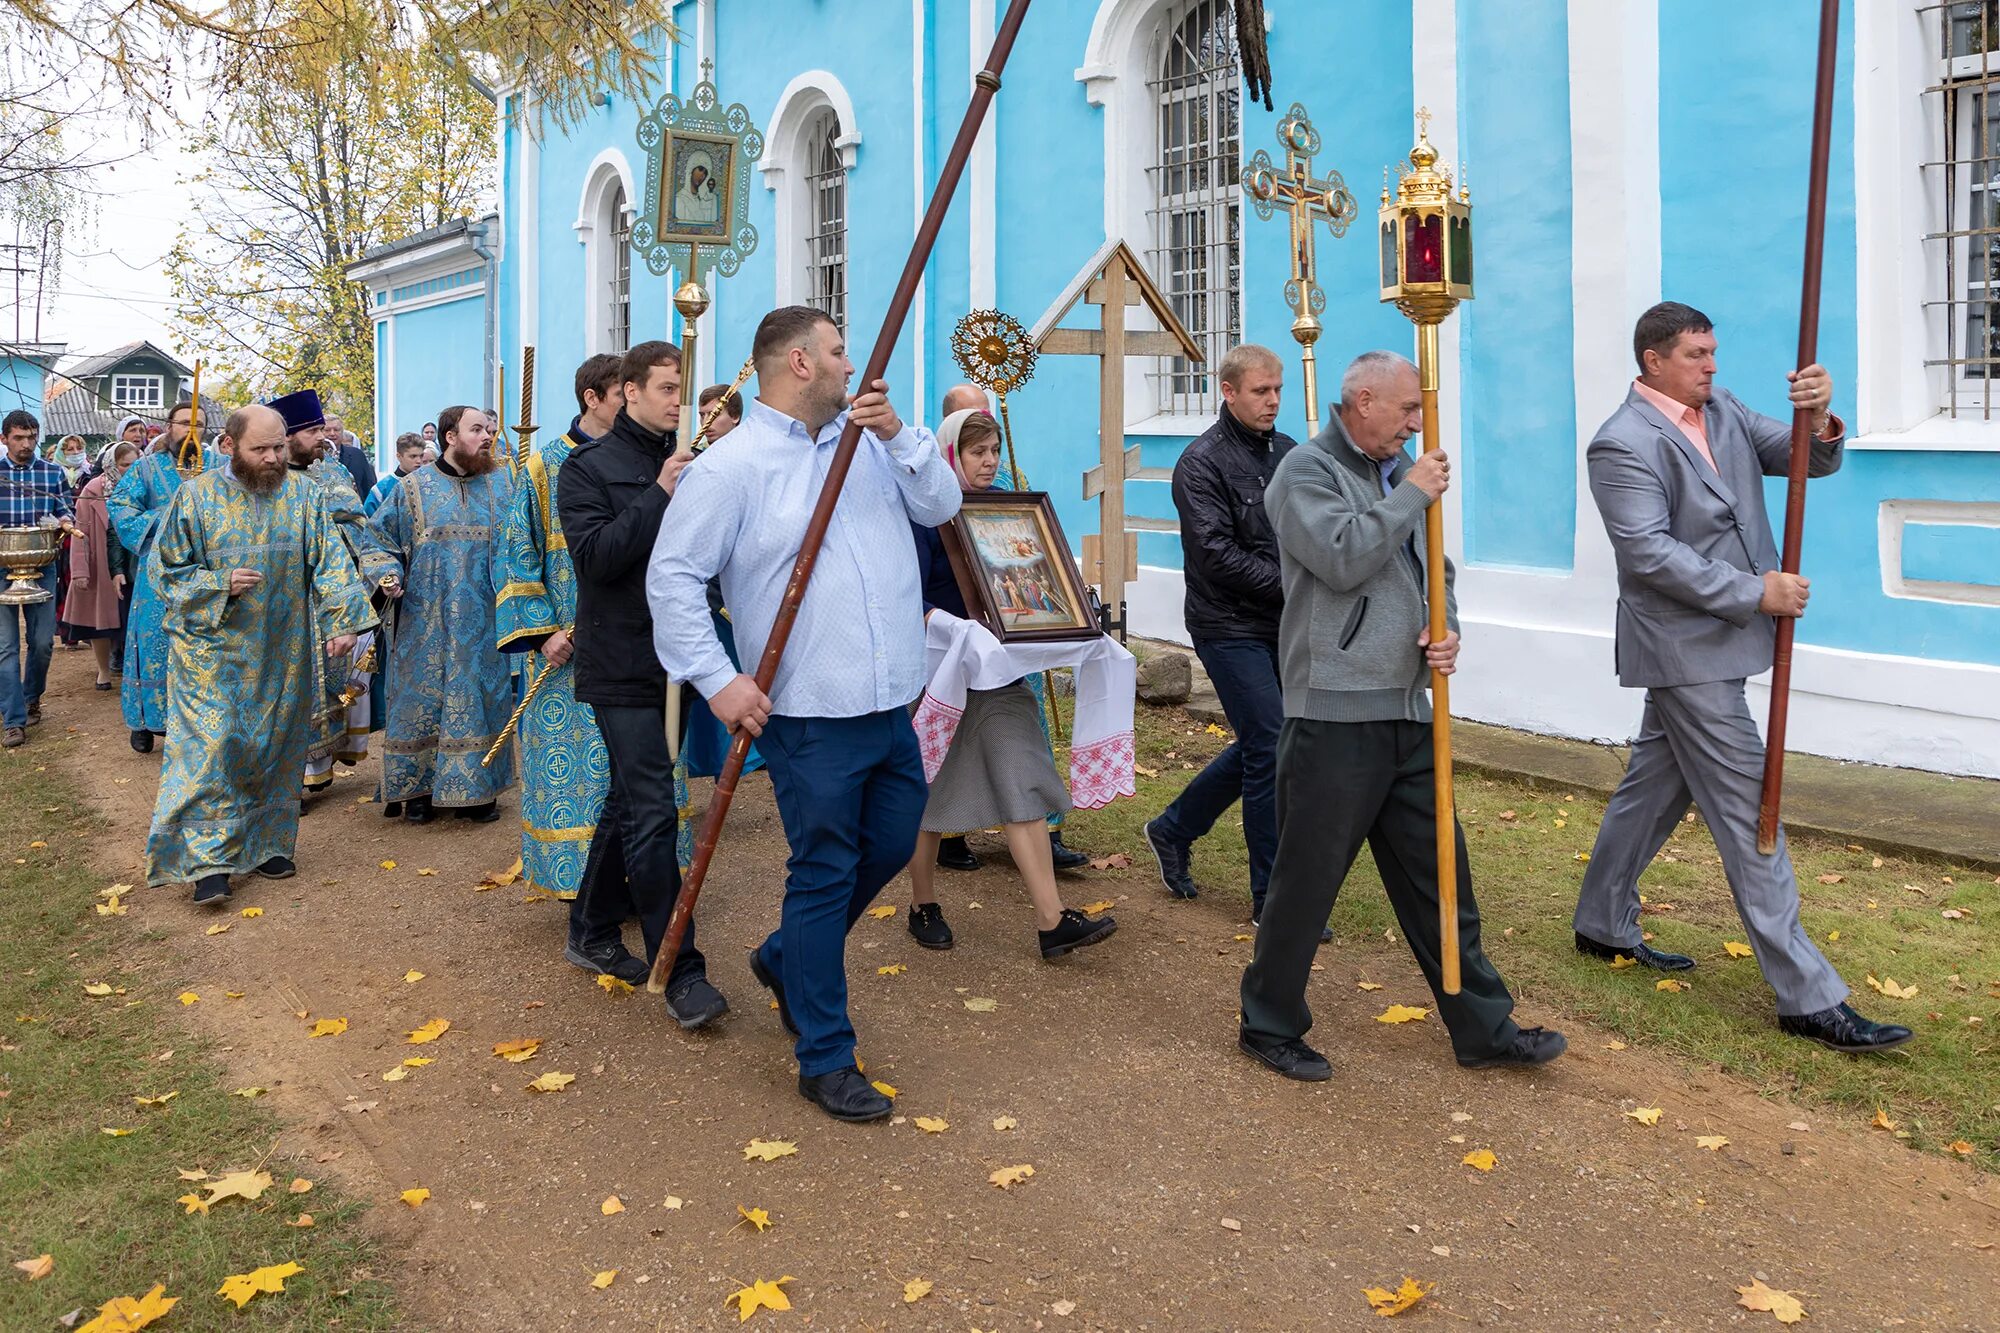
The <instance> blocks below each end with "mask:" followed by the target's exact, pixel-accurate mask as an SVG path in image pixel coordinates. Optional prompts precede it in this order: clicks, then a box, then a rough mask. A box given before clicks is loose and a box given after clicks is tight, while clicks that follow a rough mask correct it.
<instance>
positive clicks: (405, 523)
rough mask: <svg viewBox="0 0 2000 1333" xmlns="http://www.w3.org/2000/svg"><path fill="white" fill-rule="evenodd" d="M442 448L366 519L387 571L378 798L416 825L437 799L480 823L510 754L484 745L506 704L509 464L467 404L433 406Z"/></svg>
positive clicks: (506, 777) (493, 810)
mask: <svg viewBox="0 0 2000 1333" xmlns="http://www.w3.org/2000/svg"><path fill="white" fill-rule="evenodd" d="M438 433H439V435H440V436H441V437H442V439H443V440H444V451H443V452H442V453H440V454H439V455H438V458H437V461H436V462H435V463H426V464H425V465H424V466H423V467H420V468H418V469H417V470H416V471H415V472H412V473H411V474H410V475H409V476H407V477H405V478H403V480H402V481H401V482H400V483H399V484H398V485H397V487H396V489H394V490H393V491H390V492H389V498H388V499H386V500H384V501H383V502H382V507H381V508H379V509H377V510H376V511H375V514H374V517H372V518H370V519H369V520H368V524H369V527H370V529H371V530H372V532H373V535H374V537H375V540H376V543H377V544H378V545H379V546H380V547H381V548H382V551H383V553H384V555H386V556H387V557H388V559H389V560H390V561H391V566H390V568H391V570H392V572H391V573H390V574H389V575H388V576H387V580H386V582H380V583H378V584H377V586H378V587H379V588H380V589H381V590H382V591H383V592H384V593H386V594H387V595H388V596H389V597H391V598H393V599H396V602H397V605H396V607H395V609H394V611H393V612H392V614H393V615H395V617H396V622H395V630H394V633H393V634H392V635H391V639H392V641H393V643H394V648H393V650H392V651H391V652H390V654H389V685H388V702H389V724H388V726H387V727H386V728H385V729H384V735H383V743H382V799H383V800H384V801H385V802H401V803H402V806H403V818H404V819H406V820H408V821H409V822H410V823H413V824H427V823H429V822H430V821H431V820H432V819H433V818H435V817H436V811H437V810H440V809H448V810H451V811H452V812H453V813H454V814H455V815H456V817H457V818H460V819H471V820H476V821H478V822H479V823H482V824H487V823H491V822H493V821H494V820H496V819H498V818H499V817H500V812H499V807H498V806H497V804H496V798H497V797H498V796H499V794H500V793H501V792H502V791H504V790H506V789H507V788H508V787H510V786H512V785H513V783H514V756H513V752H512V750H511V749H508V750H503V751H502V752H501V754H500V755H499V757H498V758H496V759H495V760H494V761H493V764H492V766H491V767H487V766H484V765H482V764H481V763H480V762H479V761H480V759H481V757H482V756H484V755H485V753H486V752H487V751H488V750H489V749H491V748H492V747H493V742H494V741H495V740H496V739H498V737H499V735H500V732H501V731H502V730H503V729H504V728H505V727H506V725H507V717H508V714H509V713H511V712H512V711H513V708H514V693H513V679H512V669H511V667H510V666H509V664H508V659H507V657H506V656H505V655H504V654H503V653H501V651H500V649H499V636H498V634H497V633H496V631H495V629H494V608H493V570H494V567H495V565H496V564H498V563H499V562H500V560H501V552H500V536H501V530H502V529H503V527H504V526H505V524H506V522H507V509H508V503H509V501H510V499H511V498H512V495H513V489H514V474H513V471H512V470H511V469H508V468H501V467H499V459H498V458H496V457H495V456H494V452H493V420H492V418H491V417H489V416H487V415H486V413H484V412H482V411H480V410H479V409H478V408H476V407H447V408H446V409H445V410H444V411H443V412H441V413H440V414H439V415H438Z"/></svg>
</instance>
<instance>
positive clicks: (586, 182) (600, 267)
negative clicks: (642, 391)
mask: <svg viewBox="0 0 2000 1333" xmlns="http://www.w3.org/2000/svg"><path fill="white" fill-rule="evenodd" d="M638 197H639V191H638V187H637V186H636V185H635V184H634V182H633V177H632V164H631V163H630V162H629V161H627V160H626V157H625V154H624V153H622V152H620V151H619V150H618V149H616V148H606V149H605V150H604V151H603V152H601V153H599V154H598V155H597V157H596V158H595V159H594V160H593V161H592V162H591V164H590V167H589V169H588V170H586V171H585V172H584V173H583V190H582V192H581V193H580V195H579V196H578V198H577V208H576V222H575V224H574V229H575V231H576V239H577V243H578V244H579V245H581V246H582V247H583V291H582V293H581V299H582V301H583V329H584V347H585V349H586V355H590V356H595V355H597V354H598V353H600V352H622V351H625V350H626V349H625V348H623V347H615V346H613V345H612V344H613V342H614V341H615V336H614V329H615V323H616V318H617V316H616V312H615V310H614V294H613V283H614V282H615V281H616V279H617V276H618V273H619V259H620V255H619V248H620V246H619V237H620V235H621V234H623V235H625V236H627V237H628V238H629V235H630V233H629V231H627V230H625V229H626V228H629V227H630V225H631V218H632V215H633V208H634V201H635V200H636V199H638ZM621 200H622V203H623V211H624V214H625V216H624V217H623V218H621V217H620V216H619V215H618V207H619V204H620V201H621ZM623 257H624V262H625V266H626V267H625V269H624V272H625V274H626V283H625V303H626V319H625V336H626V341H627V343H629V342H630V341H631V336H632V320H631V267H630V265H631V247H630V246H629V245H627V246H625V247H624V256H623Z"/></svg>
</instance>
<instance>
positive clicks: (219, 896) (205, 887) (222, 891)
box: [194, 875, 229, 907]
mask: <svg viewBox="0 0 2000 1333" xmlns="http://www.w3.org/2000/svg"><path fill="white" fill-rule="evenodd" d="M194 900H195V901H196V902H198V903H214V904H215V905H216V906H218V907H219V906H221V905H222V904H223V903H226V902H228V901H229V876H227V875H203V876H202V877H201V878H200V879H198V880H196V881H195V882H194Z"/></svg>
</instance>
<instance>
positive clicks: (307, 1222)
mask: <svg viewBox="0 0 2000 1333" xmlns="http://www.w3.org/2000/svg"><path fill="white" fill-rule="evenodd" d="M312 1224H313V1215H312V1214H311V1213H300V1214H299V1215H298V1216H297V1217H295V1218H293V1219H292V1220H291V1221H289V1222H287V1223H285V1225H286V1226H288V1227H298V1228H299V1229H301V1230H304V1229H305V1228H306V1227H309V1226H311V1225H312Z"/></svg>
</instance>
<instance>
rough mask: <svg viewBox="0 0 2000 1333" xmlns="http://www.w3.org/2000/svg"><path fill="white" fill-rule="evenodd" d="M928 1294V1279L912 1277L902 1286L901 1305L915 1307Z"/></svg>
mask: <svg viewBox="0 0 2000 1333" xmlns="http://www.w3.org/2000/svg"><path fill="white" fill-rule="evenodd" d="M930 1294H931V1282H930V1279H929V1278H922V1277H913V1278H911V1279H910V1280H909V1281H908V1282H905V1283H904V1284H903V1304H905V1305H915V1304H916V1303H917V1302H918V1301H920V1300H922V1299H923V1298H924V1297H926V1296H928V1295H930Z"/></svg>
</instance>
